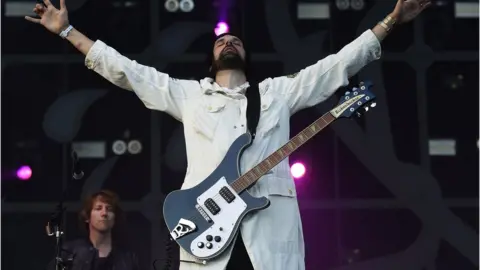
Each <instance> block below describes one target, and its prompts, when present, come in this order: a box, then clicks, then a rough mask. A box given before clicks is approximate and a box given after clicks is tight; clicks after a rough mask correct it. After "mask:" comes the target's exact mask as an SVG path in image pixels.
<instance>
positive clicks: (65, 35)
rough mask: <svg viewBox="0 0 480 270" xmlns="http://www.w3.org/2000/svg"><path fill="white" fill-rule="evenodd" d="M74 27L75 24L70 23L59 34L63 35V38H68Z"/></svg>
mask: <svg viewBox="0 0 480 270" xmlns="http://www.w3.org/2000/svg"><path fill="white" fill-rule="evenodd" d="M72 29H73V26H72V25H69V26H68V27H67V29H65V30H63V31H62V32H60V34H59V36H61V37H62V38H63V39H65V38H67V36H68V34H69V33H70V31H72Z"/></svg>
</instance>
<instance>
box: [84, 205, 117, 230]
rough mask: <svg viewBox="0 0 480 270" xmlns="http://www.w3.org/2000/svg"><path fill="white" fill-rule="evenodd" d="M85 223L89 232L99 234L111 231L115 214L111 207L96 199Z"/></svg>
mask: <svg viewBox="0 0 480 270" xmlns="http://www.w3.org/2000/svg"><path fill="white" fill-rule="evenodd" d="M87 222H88V223H89V227H90V231H91V230H95V231H98V232H101V233H106V232H109V231H111V230H112V228H113V225H115V213H114V212H113V208H112V206H111V205H109V204H108V203H105V202H103V201H102V200H100V199H99V198H97V199H96V200H95V202H94V203H93V207H92V211H91V212H90V219H89V220H88V221H87Z"/></svg>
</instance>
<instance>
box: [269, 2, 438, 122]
mask: <svg viewBox="0 0 480 270" xmlns="http://www.w3.org/2000/svg"><path fill="white" fill-rule="evenodd" d="M429 5H430V1H429V0H398V2H397V5H396V6H395V9H394V11H393V12H391V13H390V14H389V15H388V16H386V17H385V19H383V20H382V21H380V22H379V23H378V24H377V25H375V26H374V27H373V28H372V29H370V30H367V31H365V32H364V33H363V34H362V35H360V36H359V37H358V38H357V39H355V40H354V41H352V42H351V43H349V44H348V45H346V46H345V47H343V48H342V49H341V50H340V51H339V52H338V53H336V54H332V55H329V56H327V57H325V58H324V59H322V60H320V61H318V62H317V63H315V64H313V65H311V66H309V67H306V68H304V69H302V70H301V71H299V72H298V73H297V74H294V75H291V76H283V77H277V78H274V79H272V81H271V84H272V86H273V87H271V88H270V89H272V90H274V91H279V92H280V94H281V95H282V96H285V97H286V100H287V103H288V105H289V107H290V112H291V114H294V113H295V112H297V111H299V110H301V109H304V108H307V107H311V106H315V105H317V104H318V103H320V102H322V101H324V100H326V99H327V98H329V97H330V96H331V95H332V94H333V93H334V92H335V91H336V90H337V89H338V88H340V87H343V86H346V85H348V83H349V78H350V77H352V76H354V75H355V74H356V73H358V72H359V71H360V70H361V69H362V68H363V67H364V66H366V65H367V64H369V63H370V62H372V61H374V60H377V59H379V58H380V55H381V46H380V42H381V41H383V40H384V39H385V38H386V37H387V36H388V35H389V33H390V32H391V31H392V30H393V29H394V28H395V27H396V25H398V24H403V23H406V22H409V21H411V20H412V19H414V18H415V17H416V16H418V15H419V14H420V13H421V12H422V11H423V10H424V9H425V8H427V7H428V6H429Z"/></svg>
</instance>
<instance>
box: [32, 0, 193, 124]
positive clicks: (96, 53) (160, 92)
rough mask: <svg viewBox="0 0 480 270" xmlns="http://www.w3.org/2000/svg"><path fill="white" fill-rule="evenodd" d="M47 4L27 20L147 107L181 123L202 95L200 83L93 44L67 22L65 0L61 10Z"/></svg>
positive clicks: (47, 2)
mask: <svg viewBox="0 0 480 270" xmlns="http://www.w3.org/2000/svg"><path fill="white" fill-rule="evenodd" d="M44 3H45V5H41V4H36V6H35V8H34V9H33V11H34V12H35V13H36V14H37V15H38V16H39V17H40V18H32V17H28V16H27V17H25V19H26V20H28V21H31V22H34V23H38V24H41V25H43V26H44V27H45V28H46V29H47V30H49V31H50V32H52V33H54V34H57V35H60V36H61V37H62V38H65V39H67V40H68V41H70V43H72V45H73V46H75V48H77V49H78V50H79V51H80V52H81V53H83V54H84V55H85V56H86V59H85V64H86V66H87V67H88V68H89V69H92V70H94V71H95V72H96V73H98V74H100V75H101V76H102V77H104V78H105V79H107V80H108V81H110V82H111V83H113V84H115V85H116V86H118V87H121V88H123V89H127V90H132V91H134V92H135V93H136V94H137V96H138V97H139V98H140V100H142V102H143V103H144V104H145V106H146V107H147V108H149V109H154V110H159V111H164V112H166V113H168V114H170V115H172V116H173V117H175V118H176V119H178V120H181V119H182V118H183V108H184V105H185V101H186V100H187V99H188V98H190V97H192V96H197V95H199V94H200V91H195V89H199V88H200V87H199V85H198V82H196V81H188V80H175V79H172V78H170V76H169V75H168V74H165V73H162V72H158V71H157V70H156V69H155V68H152V67H148V66H144V65H141V64H139V63H137V62H136V61H133V60H130V59H128V58H127V57H125V56H123V55H121V54H120V53H119V52H117V51H116V50H115V49H113V48H111V47H109V46H107V45H106V44H105V43H103V42H102V41H100V40H97V41H95V42H94V41H92V40H91V39H89V38H88V37H87V36H85V35H84V34H82V33H81V32H80V31H78V30H77V29H75V28H73V27H72V26H71V25H70V23H69V21H68V12H67V7H66V5H65V0H60V9H57V8H55V7H54V6H53V5H52V3H51V2H50V0H44Z"/></svg>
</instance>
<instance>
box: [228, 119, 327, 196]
mask: <svg viewBox="0 0 480 270" xmlns="http://www.w3.org/2000/svg"><path fill="white" fill-rule="evenodd" d="M335 119H336V118H335V117H334V116H333V115H332V114H331V113H330V112H327V113H326V114H324V115H323V116H322V117H320V118H319V119H317V120H316V121H315V122H313V123H312V124H311V125H310V126H308V127H307V128H305V129H304V130H302V131H301V132H300V133H298V134H297V135H296V136H295V137H293V138H292V139H291V140H290V141H288V142H287V143H286V144H284V145H283V146H282V147H280V149H278V150H277V151H275V152H273V153H272V154H271V155H270V156H268V157H267V158H266V159H264V160H263V161H262V162H260V163H259V164H258V165H257V166H255V167H253V168H252V169H251V170H249V171H248V172H247V173H245V174H244V175H242V176H241V177H240V178H238V179H237V180H235V181H234V182H233V183H232V184H231V187H232V188H233V189H234V190H235V191H236V192H237V193H240V192H242V191H243V190H245V189H246V188H248V187H249V186H251V185H252V184H254V183H255V182H256V181H258V179H260V177H262V176H263V175H264V174H266V173H267V172H269V171H270V170H271V169H272V168H273V167H275V166H276V165H277V164H278V163H280V162H281V161H282V160H284V159H285V158H286V157H288V156H289V155H290V154H292V153H293V152H295V150H297V149H298V148H299V147H300V146H302V145H303V144H304V143H306V142H307V141H308V140H310V139H311V138H312V137H313V136H315V135H316V134H317V133H318V132H320V131H321V130H322V129H324V128H325V127H326V126H328V125H329V124H330V123H332V122H333V121H334V120H335Z"/></svg>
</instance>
